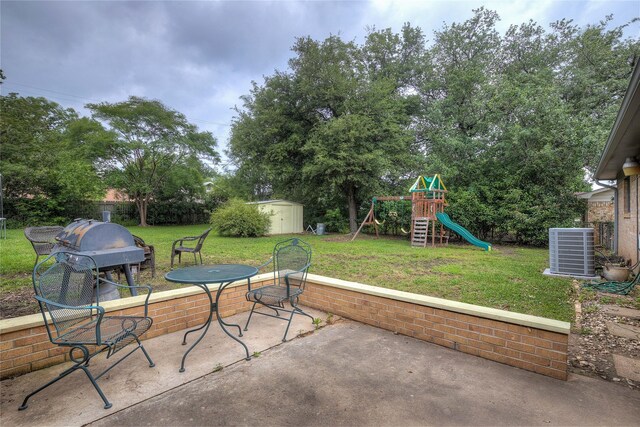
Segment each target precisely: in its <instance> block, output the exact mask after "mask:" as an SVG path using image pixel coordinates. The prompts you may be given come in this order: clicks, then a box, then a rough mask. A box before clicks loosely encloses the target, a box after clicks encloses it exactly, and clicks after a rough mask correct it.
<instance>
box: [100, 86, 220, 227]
mask: <svg viewBox="0 0 640 427" xmlns="http://www.w3.org/2000/svg"><path fill="white" fill-rule="evenodd" d="M87 108H89V109H90V110H91V111H92V113H93V117H94V118H95V119H97V120H101V121H103V122H104V123H106V124H107V125H108V126H109V128H110V129H111V131H112V132H113V133H114V134H115V135H116V142H115V143H114V145H113V147H112V148H111V150H110V153H109V161H108V163H107V168H108V172H109V177H110V180H111V182H112V184H113V185H114V186H115V187H116V188H119V189H121V190H122V191H123V192H125V193H126V194H128V195H129V196H130V197H131V198H132V199H133V200H134V201H135V203H136V206H137V207H138V212H139V213H140V225H141V226H146V225H147V208H148V205H149V202H150V201H151V200H153V199H154V198H157V197H158V196H159V195H160V194H161V191H162V189H163V188H164V187H165V186H167V185H174V184H176V183H177V182H178V181H179V182H180V183H181V184H185V183H187V182H189V179H187V178H186V177H185V176H184V174H187V175H188V174H189V172H188V171H189V170H191V169H188V167H189V165H190V164H192V163H193V162H195V161H198V159H199V158H203V159H208V160H210V161H217V159H218V155H217V153H216V151H215V149H214V147H215V145H216V141H215V139H214V137H213V136H212V135H211V133H209V132H199V131H198V129H197V128H196V126H195V125H193V124H191V123H189V122H188V121H187V119H186V117H185V116H184V115H183V114H181V113H179V112H177V111H175V110H171V109H169V108H168V107H166V106H165V105H163V104H162V103H161V102H160V101H155V100H147V99H144V98H138V97H133V96H132V97H130V98H129V99H128V100H127V101H123V102H118V103H113V104H110V103H100V104H88V105H87ZM197 173H198V172H197V171H195V170H193V171H192V174H193V175H196V174H197ZM197 181H200V182H199V183H198V185H200V186H201V185H202V177H200V179H195V181H194V180H192V181H191V184H193V183H194V182H197Z"/></svg>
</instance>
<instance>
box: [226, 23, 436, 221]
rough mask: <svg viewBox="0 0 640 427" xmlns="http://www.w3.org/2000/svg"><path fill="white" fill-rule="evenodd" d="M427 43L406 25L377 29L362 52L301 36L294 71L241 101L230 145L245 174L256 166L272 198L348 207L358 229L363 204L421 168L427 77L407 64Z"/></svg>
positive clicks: (292, 65) (333, 38)
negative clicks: (416, 90)
mask: <svg viewBox="0 0 640 427" xmlns="http://www.w3.org/2000/svg"><path fill="white" fill-rule="evenodd" d="M422 41H423V40H422V38H421V33H419V32H418V31H412V30H411V28H410V27H408V26H407V27H405V30H404V33H403V36H397V35H393V34H392V33H390V32H389V31H388V30H385V31H381V32H376V31H372V32H371V33H370V35H369V38H368V40H367V42H366V43H365V44H364V45H362V46H358V45H356V44H355V43H353V42H344V41H343V40H341V39H340V38H339V37H337V36H331V37H329V38H327V39H325V40H323V41H316V40H312V39H311V38H308V37H307V38H299V39H298V40H297V41H296V43H295V45H294V46H293V49H292V50H293V52H294V53H295V56H294V57H293V58H292V59H291V60H290V61H289V71H288V72H276V73H275V74H274V75H273V76H270V77H267V78H265V82H264V85H263V86H259V85H257V84H255V83H254V86H253V89H252V91H251V94H250V95H249V96H246V97H244V98H243V100H244V108H243V109H242V110H239V111H238V117H237V118H236V120H235V122H234V125H233V128H232V136H231V141H230V154H231V157H232V158H233V159H234V160H235V161H236V162H237V164H238V165H239V172H240V173H245V171H246V170H247V169H252V170H253V172H254V173H255V174H256V175H255V176H257V177H259V178H260V179H261V180H262V181H261V182H260V185H261V186H263V187H267V188H269V189H271V190H272V193H273V194H276V195H277V194H283V195H286V196H287V197H288V198H293V199H297V200H299V201H303V202H307V203H308V204H311V205H314V206H315V207H316V208H317V210H318V211H320V212H325V211H328V210H330V209H334V208H336V207H346V208H347V211H348V217H349V225H350V229H351V230H352V231H355V230H356V228H357V214H358V210H357V208H358V205H359V204H360V203H362V201H363V200H365V199H367V198H369V197H371V195H372V193H374V191H375V190H378V189H380V188H381V187H383V186H384V182H385V179H387V178H388V177H397V176H399V175H403V174H406V173H407V172H406V171H407V170H408V169H409V168H411V167H412V166H414V165H415V158H414V157H413V156H414V153H413V152H412V149H413V148H414V146H413V145H412V144H413V142H414V139H413V138H412V137H411V130H410V125H411V113H412V112H413V110H415V108H416V106H417V105H418V104H419V103H418V102H416V101H415V100H414V98H415V97H416V96H415V95H412V94H411V93H408V92H409V88H410V87H411V85H413V84H415V82H416V81H417V79H418V78H419V77H417V75H419V74H420V72H414V71H412V70H410V69H407V68H403V67H404V65H403V58H408V57H410V56H411V55H410V53H411V52H413V53H416V56H419V54H420V52H424V50H421V43H422ZM419 59H420V58H417V59H416V60H419ZM394 180H395V178H392V179H391V180H390V181H394ZM318 193H325V194H329V195H330V196H329V197H323V196H319V195H318Z"/></svg>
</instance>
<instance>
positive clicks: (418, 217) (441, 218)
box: [351, 174, 491, 251]
mask: <svg viewBox="0 0 640 427" xmlns="http://www.w3.org/2000/svg"><path fill="white" fill-rule="evenodd" d="M409 192H410V193H411V195H410V196H376V197H373V198H372V199H371V208H370V209H369V213H367V216H366V217H365V219H364V221H363V222H362V224H360V227H359V228H358V231H356V234H354V235H353V238H352V239H351V241H353V240H355V238H356V237H358V234H359V233H360V231H361V230H362V228H363V227H364V226H365V225H371V226H373V228H374V230H375V232H376V237H379V232H378V226H379V225H382V223H381V222H379V221H378V220H377V219H376V215H375V207H376V203H377V202H384V201H398V200H407V201H411V229H410V230H409V231H406V230H404V229H401V231H402V232H403V233H404V234H410V239H411V245H412V246H418V247H423V248H424V247H426V246H427V243H428V242H429V240H431V246H435V245H436V240H438V241H439V242H438V243H439V244H443V243H448V242H449V237H448V235H447V233H446V232H445V227H446V228H447V229H449V230H451V231H454V232H455V233H457V234H458V235H459V236H460V237H462V238H463V239H465V240H466V241H467V242H469V243H471V244H472V245H475V246H478V247H480V248H482V249H484V250H486V251H490V250H491V244H490V243H487V242H483V241H482V240H480V239H478V238H477V237H475V236H474V235H473V234H471V233H470V232H469V230H467V229H466V228H464V227H463V226H461V225H460V224H458V223H456V222H453V221H452V220H451V218H450V217H449V215H447V214H446V213H445V212H444V208H445V207H446V206H447V200H446V194H447V187H445V185H444V183H443V182H442V178H441V177H440V175H439V174H435V175H434V176H432V177H425V176H422V175H420V176H419V177H418V179H416V181H415V183H414V184H413V185H412V186H411V188H410V189H409Z"/></svg>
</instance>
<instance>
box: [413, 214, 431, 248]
mask: <svg viewBox="0 0 640 427" xmlns="http://www.w3.org/2000/svg"><path fill="white" fill-rule="evenodd" d="M411 231H412V233H411V246H420V247H423V248H424V247H426V246H427V235H428V234H429V219H428V218H423V217H418V218H415V219H414V220H413V228H412V230H411Z"/></svg>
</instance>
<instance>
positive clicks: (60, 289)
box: [19, 252, 155, 410]
mask: <svg viewBox="0 0 640 427" xmlns="http://www.w3.org/2000/svg"><path fill="white" fill-rule="evenodd" d="M52 258H53V259H54V261H55V262H54V263H53V264H50V263H47V261H48V260H49V259H52ZM39 269H42V270H44V271H42V272H39V271H38V270H39ZM102 282H108V281H107V280H105V279H102V278H101V277H100V276H99V275H98V269H97V268H96V266H95V262H94V261H93V259H92V258H91V257H89V256H85V255H78V254H71V253H65V252H58V253H55V254H53V255H50V256H49V257H47V259H45V260H44V261H42V262H41V263H39V264H38V265H37V266H36V267H35V268H34V272H33V288H34V290H35V293H36V295H35V298H36V300H38V304H39V305H40V311H41V312H42V316H43V318H44V322H45V325H46V327H47V334H48V335H49V339H50V340H51V342H52V343H53V344H56V345H58V346H61V347H68V348H69V359H70V360H71V362H73V365H72V366H71V367H70V368H68V369H67V370H65V371H63V372H62V373H61V374H60V375H58V376H57V377H56V378H55V379H53V380H51V381H49V382H48V383H47V384H45V385H43V386H42V387H40V388H38V389H37V390H35V391H34V392H32V393H31V394H29V395H28V396H27V397H25V399H24V401H23V402H22V405H21V406H20V408H19V409H20V410H24V409H27V406H28V405H27V401H28V400H29V398H30V397H31V396H33V395H35V394H36V393H39V392H41V391H42V390H44V389H45V388H47V387H49V386H50V385H52V384H54V383H55V382H57V381H58V380H61V379H62V378H64V377H66V376H67V375H69V374H71V373H73V372H75V371H77V370H82V371H84V373H85V374H86V375H87V377H88V378H89V380H90V381H91V384H93V386H94V387H95V389H96V391H97V392H98V394H99V395H100V397H101V398H102V401H103V402H104V408H105V409H109V408H110V407H111V403H110V402H109V401H108V400H107V398H106V396H105V395H104V393H103V392H102V390H101V389H100V386H98V383H97V382H96V381H97V380H98V379H100V377H102V376H103V375H104V374H106V373H107V372H109V371H110V370H111V368H113V367H114V366H116V365H117V364H118V363H120V362H122V361H123V360H124V359H126V358H127V357H129V356H130V355H131V354H133V353H134V352H135V351H136V350H138V349H140V350H142V352H143V353H144V355H145V357H146V359H147V361H148V362H149V366H150V367H153V366H155V365H154V363H153V361H152V360H151V358H150V357H149V354H147V351H146V350H145V349H144V347H143V346H142V343H141V342H140V336H141V335H142V334H144V333H145V332H146V331H147V330H149V328H150V327H151V325H152V323H153V320H152V319H151V318H150V317H148V315H147V310H148V304H149V296H150V295H151V287H150V286H135V287H136V288H144V289H147V290H148V293H147V298H146V300H145V304H144V315H143V316H107V315H105V310H104V308H103V307H102V306H100V298H99V295H100V284H101V283H102ZM109 283H111V284H113V285H115V286H117V287H119V288H130V286H125V285H120V284H117V283H113V282H109ZM47 314H48V315H49V316H50V318H51V320H50V321H49V320H48V319H47ZM128 344H136V346H135V348H134V349H133V350H131V351H130V352H128V353H127V354H126V355H125V356H123V357H122V358H119V359H118V360H117V361H115V362H114V363H113V364H111V365H110V366H109V367H108V368H107V369H105V370H104V371H103V372H102V373H100V374H98V375H96V376H94V375H93V374H91V372H90V371H89V368H88V366H89V361H90V360H91V359H92V358H93V357H95V356H97V355H98V354H100V353H102V352H106V354H107V356H106V358H107V359H109V358H110V357H111V356H113V355H114V354H116V353H117V352H119V351H120V350H122V349H123V348H125V347H126V346H127V345H128Z"/></svg>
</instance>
